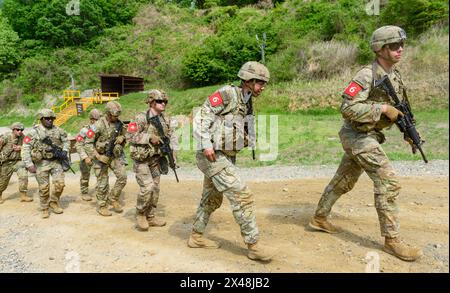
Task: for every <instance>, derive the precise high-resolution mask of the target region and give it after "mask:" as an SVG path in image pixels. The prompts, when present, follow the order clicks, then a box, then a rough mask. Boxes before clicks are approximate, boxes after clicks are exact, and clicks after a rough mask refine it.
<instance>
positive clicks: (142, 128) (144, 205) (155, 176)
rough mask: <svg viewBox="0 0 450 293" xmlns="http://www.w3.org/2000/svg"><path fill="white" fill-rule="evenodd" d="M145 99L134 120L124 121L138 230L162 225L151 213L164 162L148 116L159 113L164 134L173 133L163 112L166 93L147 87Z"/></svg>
mask: <svg viewBox="0 0 450 293" xmlns="http://www.w3.org/2000/svg"><path fill="white" fill-rule="evenodd" d="M146 103H147V104H148V105H149V109H148V110H147V111H146V112H142V113H140V114H138V115H136V117H135V119H134V121H133V122H132V123H130V124H129V125H128V141H129V143H130V156H131V158H132V159H133V161H134V167H133V169H134V172H135V173H136V181H137V183H138V184H139V187H140V192H139V195H138V197H137V204H136V224H137V225H136V226H137V228H138V229H139V230H141V231H147V230H148V228H149V226H152V227H162V226H164V225H166V222H165V221H164V220H162V219H159V218H157V217H156V216H155V210H156V206H157V204H158V198H159V183H160V178H161V173H163V174H166V173H167V171H168V169H167V168H168V163H167V159H166V158H165V157H164V156H163V155H162V153H161V150H160V148H159V144H160V143H161V142H162V140H161V137H160V136H159V133H158V130H157V129H156V127H155V126H154V125H153V124H152V123H151V122H150V118H152V117H155V116H158V117H159V120H160V121H161V125H162V126H163V130H164V134H165V135H166V136H167V137H172V135H173V133H174V132H173V131H172V129H171V128H170V123H169V121H170V119H169V117H168V116H166V115H165V114H164V111H165V108H166V105H167V103H168V96H167V94H166V93H165V92H164V91H162V90H151V91H150V92H149V93H148V97H147V100H146Z"/></svg>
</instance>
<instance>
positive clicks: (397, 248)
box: [309, 26, 422, 261]
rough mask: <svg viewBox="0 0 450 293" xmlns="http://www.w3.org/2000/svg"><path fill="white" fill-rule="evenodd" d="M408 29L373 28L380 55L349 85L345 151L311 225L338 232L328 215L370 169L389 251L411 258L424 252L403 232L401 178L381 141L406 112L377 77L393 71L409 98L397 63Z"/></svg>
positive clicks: (344, 108)
mask: <svg viewBox="0 0 450 293" xmlns="http://www.w3.org/2000/svg"><path fill="white" fill-rule="evenodd" d="M405 40H406V33H405V31H404V30H403V29H401V28H400V27H397V26H383V27H381V28H379V29H377V30H375V31H374V33H373V34H372V38H371V41H370V45H371V48H372V50H373V51H374V52H375V54H376V60H375V61H374V62H373V63H372V64H369V65H367V66H365V67H364V68H362V69H361V70H360V71H359V72H358V73H357V74H356V75H355V77H354V78H353V80H352V81H351V82H350V84H349V85H348V87H347V88H346V89H345V90H344V93H343V95H342V96H343V101H342V105H341V113H342V116H343V118H344V119H345V121H344V125H343V126H342V128H341V130H340V132H339V137H340V140H341V143H342V147H343V149H344V151H345V153H344V155H343V157H342V161H341V163H340V165H339V168H338V170H337V171H336V174H335V175H334V177H333V179H332V180H331V182H330V183H329V184H328V186H327V187H326V188H325V191H324V192H323V194H322V197H321V199H320V201H319V204H318V207H317V210H316V213H315V216H314V217H313V218H312V219H311V222H310V224H309V226H310V227H311V228H313V229H316V230H321V231H325V232H328V233H338V232H339V231H338V229H337V228H336V227H335V226H333V225H332V224H331V223H330V222H329V221H328V220H327V217H328V216H329V214H330V212H331V208H332V207H333V205H334V203H335V202H336V201H337V200H338V199H339V197H340V196H341V195H342V194H344V193H347V192H349V191H350V190H352V189H353V187H354V186H355V183H356V181H357V180H358V178H359V176H360V175H361V174H362V173H363V171H365V172H366V173H367V175H368V176H369V177H370V179H372V181H373V183H374V193H375V207H376V210H377V213H378V219H379V222H380V228H381V235H382V236H383V237H385V244H384V248H383V249H384V251H386V252H388V253H390V254H392V255H394V256H396V257H398V258H400V259H402V260H406V261H414V260H416V259H418V258H419V257H420V256H421V255H422V250H421V249H420V248H419V247H414V246H409V245H406V244H405V243H403V241H401V240H400V238H399V220H398V208H397V203H396V200H397V197H398V195H399V191H400V184H399V182H398V178H397V175H396V173H395V171H394V169H393V167H392V164H391V162H390V161H389V159H388V157H387V156H386V153H385V152H384V151H383V148H382V147H381V144H382V143H384V141H385V136H384V134H383V133H382V130H383V129H384V128H386V127H390V126H392V125H393V124H394V122H395V121H396V120H397V117H399V116H402V115H403V113H401V112H400V111H398V110H397V109H396V108H394V107H393V106H392V101H391V99H390V98H389V96H388V95H387V94H386V93H385V92H384V91H382V90H381V89H378V88H375V87H374V84H375V81H377V80H379V79H380V78H382V77H383V76H385V75H388V77H389V79H390V80H391V82H392V84H393V86H394V88H395V91H396V92H397V95H398V96H399V97H403V99H405V100H407V96H406V87H405V85H404V83H403V80H402V78H401V76H400V73H399V71H398V70H397V69H396V68H395V64H397V63H398V62H399V61H400V59H401V57H402V54H403V51H404V47H405Z"/></svg>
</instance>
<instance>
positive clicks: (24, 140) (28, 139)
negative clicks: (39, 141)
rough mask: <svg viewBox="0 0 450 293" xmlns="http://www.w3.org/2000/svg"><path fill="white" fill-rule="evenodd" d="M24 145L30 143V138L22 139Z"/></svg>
mask: <svg viewBox="0 0 450 293" xmlns="http://www.w3.org/2000/svg"><path fill="white" fill-rule="evenodd" d="M23 142H24V143H30V142H31V137H29V136H28V135H27V136H25V138H24V139H23Z"/></svg>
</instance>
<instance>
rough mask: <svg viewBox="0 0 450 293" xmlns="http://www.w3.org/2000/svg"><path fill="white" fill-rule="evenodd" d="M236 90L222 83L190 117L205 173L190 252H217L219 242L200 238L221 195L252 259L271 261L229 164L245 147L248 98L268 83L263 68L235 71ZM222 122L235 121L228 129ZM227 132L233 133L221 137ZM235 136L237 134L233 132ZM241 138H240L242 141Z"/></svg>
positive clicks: (245, 191)
mask: <svg viewBox="0 0 450 293" xmlns="http://www.w3.org/2000/svg"><path fill="white" fill-rule="evenodd" d="M238 77H239V78H240V79H241V84H240V86H239V87H237V86H234V85H227V86H224V87H222V88H220V89H219V90H218V91H216V92H215V93H214V94H212V95H211V96H210V97H209V98H207V99H206V101H205V102H204V104H203V105H202V107H201V109H200V111H199V112H198V114H197V115H196V117H195V125H194V135H195V137H196V139H197V141H198V143H199V147H198V149H199V150H198V151H197V154H196V160H197V166H198V168H199V169H200V170H201V171H202V172H203V173H204V175H205V176H204V181H203V193H202V198H201V200H200V205H199V207H198V209H197V213H196V218H195V220H194V223H193V227H192V233H191V235H190V237H189V240H188V246H189V247H191V248H218V247H219V243H216V242H214V241H211V240H209V239H206V238H204V237H203V234H204V232H205V229H206V225H207V224H208V221H209V217H210V216H211V214H212V213H213V212H214V210H216V209H217V208H219V207H220V206H221V204H222V199H223V196H225V197H226V198H227V199H228V200H229V201H230V205H231V208H232V210H233V216H234V218H235V220H236V222H237V223H238V224H239V226H240V229H241V235H242V236H243V238H244V242H245V244H246V245H247V246H248V255H247V256H248V257H249V258H250V259H252V260H264V261H268V260H270V259H271V258H272V257H273V255H275V250H274V249H271V248H269V247H265V246H263V245H261V244H260V243H259V242H258V239H259V231H258V228H257V226H256V217H255V211H254V198H253V194H252V192H251V191H250V190H249V188H248V187H247V185H246V184H245V183H244V182H243V181H242V180H241V178H240V177H239V175H238V173H237V168H236V166H235V164H234V162H235V159H236V154H237V153H238V152H239V150H240V149H242V148H243V147H244V146H247V145H248V138H249V133H248V132H246V131H243V125H242V124H240V123H239V122H242V121H244V119H245V118H246V116H247V114H249V112H250V111H249V110H250V109H252V108H253V105H252V100H251V98H252V97H258V96H259V95H260V94H261V92H262V91H263V90H264V88H265V86H266V84H267V82H268V81H269V77H270V75H269V71H268V69H267V68H266V67H265V66H264V65H262V64H260V63H258V62H254V61H250V62H247V63H245V64H244V65H243V66H242V67H241V69H240V70H239V73H238ZM225 121H232V122H236V124H234V125H227V122H225ZM229 129H235V130H237V131H232V135H231V136H230V135H226V134H227V133H229V131H227V130H229ZM238 132H239V133H238ZM240 134H243V136H244V137H242V136H241V135H240Z"/></svg>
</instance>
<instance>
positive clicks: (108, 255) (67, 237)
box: [0, 175, 449, 272]
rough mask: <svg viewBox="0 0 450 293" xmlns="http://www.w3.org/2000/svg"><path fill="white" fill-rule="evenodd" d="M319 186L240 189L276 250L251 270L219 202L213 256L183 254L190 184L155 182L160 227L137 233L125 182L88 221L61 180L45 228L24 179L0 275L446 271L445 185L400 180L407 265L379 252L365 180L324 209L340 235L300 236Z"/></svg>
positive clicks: (73, 185)
mask: <svg viewBox="0 0 450 293" xmlns="http://www.w3.org/2000/svg"><path fill="white" fill-rule="evenodd" d="M328 180H329V178H317V179H316V178H312V179H296V180H286V181H270V182H249V186H250V188H251V189H252V190H253V191H254V193H255V194H256V203H257V221H258V225H259V228H260V230H261V235H262V241H264V242H265V243H269V244H270V245H273V246H275V247H278V248H279V251H280V252H279V254H278V255H277V256H276V258H275V260H274V261H272V262H270V263H258V262H254V261H251V260H249V259H247V258H246V257H245V253H246V249H245V246H244V244H243V242H242V239H241V237H240V234H239V229H238V226H237V224H235V222H234V219H233V218H232V214H231V211H230V207H229V204H228V202H226V200H225V201H224V204H223V206H222V207H221V208H220V209H219V210H217V211H216V212H215V213H214V214H213V216H212V217H211V221H210V224H209V226H208V228H209V230H208V233H207V234H208V236H209V237H210V238H212V239H214V240H217V241H220V242H221V243H222V247H221V249H219V250H202V249H190V248H188V247H187V246H186V240H187V237H188V235H189V232H190V228H191V224H192V221H193V216H194V213H195V211H196V208H197V204H198V201H199V199H200V192H201V184H202V182H201V181H199V180H191V181H183V182H182V183H179V184H177V183H176V182H174V180H172V179H171V178H169V177H164V179H163V180H162V191H161V197H160V206H159V215H160V216H164V217H165V218H166V220H167V223H168V224H167V226H165V227H163V228H153V229H151V230H150V231H149V232H138V231H137V230H135V228H134V212H135V209H134V205H135V202H136V194H137V191H138V187H137V184H136V183H135V181H134V180H133V177H130V181H129V184H128V185H127V186H126V188H125V192H124V194H123V196H124V198H125V200H124V204H125V210H124V212H123V213H122V214H114V215H113V216H112V217H109V218H104V217H100V216H98V215H97V214H96V212H95V204H94V203H93V202H91V203H87V202H84V201H82V200H81V198H80V196H79V187H78V179H77V177H75V176H73V175H72V176H68V177H67V180H66V185H67V186H66V189H65V191H64V196H63V198H62V205H63V207H64V208H65V211H64V214H62V215H54V214H51V216H50V218H49V219H47V220H43V219H41V218H40V216H39V212H38V197H37V183H36V181H35V179H34V178H30V185H31V186H30V187H31V190H32V192H33V193H34V198H35V201H34V202H33V203H21V202H19V200H18V193H17V192H16V190H17V180H16V178H15V177H13V179H12V182H11V184H10V186H9V187H8V189H7V190H6V191H5V193H4V197H5V198H6V202H5V203H4V204H2V205H0V239H1V241H0V272H64V271H73V270H77V267H78V265H77V264H78V262H77V260H79V270H80V271H81V272H364V271H365V270H366V266H367V263H368V260H366V256H367V255H368V253H369V255H370V253H371V252H375V253H378V255H379V257H380V269H381V271H383V272H449V235H448V233H449V227H448V223H449V190H448V176H440V177H402V178H401V184H402V186H403V189H402V192H401V197H400V199H399V204H400V210H401V214H400V216H401V224H402V225H401V232H402V235H403V237H404V238H405V239H406V240H408V241H413V242H415V243H417V244H419V245H421V246H422V247H423V248H424V253H425V255H424V257H423V258H422V259H420V260H419V261H418V262H415V263H408V262H403V261H400V260H398V259H396V258H395V257H392V256H390V255H388V254H386V253H384V252H382V251H381V250H380V248H381V243H382V239H381V236H380V233H379V225H378V221H377V216H376V211H375V208H374V207H373V195H372V186H371V182H370V181H369V179H368V178H367V177H365V176H364V177H362V178H361V180H360V182H358V184H357V185H356V187H355V189H354V190H353V191H352V192H350V193H349V194H347V195H346V196H344V197H343V198H342V199H341V200H340V201H338V203H337V204H336V206H335V208H334V209H333V214H332V219H333V221H334V223H335V224H337V225H339V226H340V227H341V228H342V229H343V232H342V233H340V234H338V235H336V236H334V235H329V234H325V233H320V232H311V231H309V230H308V228H306V226H307V223H308V221H309V219H310V217H311V215H312V214H313V212H314V210H315V207H316V204H317V202H318V200H319V198H320V194H321V192H322V190H323V188H324V187H325V185H326V184H327V183H328ZM376 255H377V254H375V256H376ZM369 262H371V261H369Z"/></svg>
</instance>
